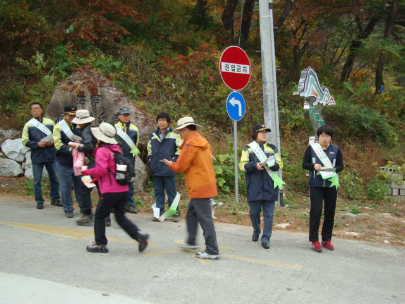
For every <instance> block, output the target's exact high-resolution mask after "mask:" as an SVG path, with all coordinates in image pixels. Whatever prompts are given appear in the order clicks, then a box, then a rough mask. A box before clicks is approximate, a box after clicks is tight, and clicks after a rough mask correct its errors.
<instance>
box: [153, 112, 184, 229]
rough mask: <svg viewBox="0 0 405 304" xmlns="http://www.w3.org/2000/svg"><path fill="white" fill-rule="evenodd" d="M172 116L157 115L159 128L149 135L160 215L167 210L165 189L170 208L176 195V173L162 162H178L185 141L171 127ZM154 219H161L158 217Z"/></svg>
mask: <svg viewBox="0 0 405 304" xmlns="http://www.w3.org/2000/svg"><path fill="white" fill-rule="evenodd" d="M170 121H171V119H170V116H169V114H167V113H165V112H161V113H159V114H158V115H157V116H156V123H157V126H158V127H157V129H156V130H155V131H153V132H152V133H151V134H150V135H149V141H148V161H149V165H150V172H151V175H152V178H153V188H154V193H155V200H156V207H157V208H159V209H160V215H162V214H163V213H164V212H165V210H164V209H165V190H166V193H167V198H168V202H169V208H170V206H171V205H172V203H173V200H174V198H175V197H176V194H177V190H176V173H175V172H173V171H172V170H170V169H169V168H168V167H167V166H165V165H164V164H163V163H162V160H163V159H169V160H171V161H172V162H176V160H177V157H178V155H179V154H180V149H179V147H180V146H181V144H182V143H183V141H182V139H181V138H180V136H179V135H178V134H176V133H174V132H173V129H172V128H170V127H169V125H170ZM179 215H180V211H179V208H177V214H176V215H174V216H173V218H172V220H173V222H178V221H179ZM153 220H154V221H159V220H158V219H157V218H154V219H153Z"/></svg>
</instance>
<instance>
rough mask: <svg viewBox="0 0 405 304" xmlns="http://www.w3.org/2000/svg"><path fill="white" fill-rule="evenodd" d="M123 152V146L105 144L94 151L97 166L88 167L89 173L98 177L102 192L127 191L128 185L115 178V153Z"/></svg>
mask: <svg viewBox="0 0 405 304" xmlns="http://www.w3.org/2000/svg"><path fill="white" fill-rule="evenodd" d="M112 151H114V152H118V153H121V154H122V152H121V148H120V146H118V145H107V144H103V145H101V146H100V147H99V148H97V149H96V150H95V151H94V154H95V155H96V166H95V167H94V168H92V169H88V170H87V173H88V174H90V175H91V176H92V177H97V178H98V187H99V189H100V193H117V192H127V191H128V185H120V184H118V183H117V181H116V180H115V176H114V174H112V173H111V171H112V172H114V173H115V161H114V153H113V152H112Z"/></svg>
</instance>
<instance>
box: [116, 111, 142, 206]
mask: <svg viewBox="0 0 405 304" xmlns="http://www.w3.org/2000/svg"><path fill="white" fill-rule="evenodd" d="M130 114H131V113H130V111H129V108H128V107H122V108H120V109H119V111H118V119H119V122H117V123H116V124H115V129H116V130H117V135H118V140H119V142H120V145H121V147H122V151H123V153H124V156H125V157H126V158H128V159H129V160H130V161H131V162H132V164H133V166H134V168H135V156H136V155H138V154H139V150H138V148H137V144H138V142H139V131H138V128H137V127H136V126H135V125H133V124H132V123H131V121H130V119H131V117H130ZM128 188H129V191H128V200H127V203H126V205H125V210H126V211H127V212H129V213H135V214H136V213H138V210H137V209H136V207H135V202H134V183H133V182H131V183H129V184H128Z"/></svg>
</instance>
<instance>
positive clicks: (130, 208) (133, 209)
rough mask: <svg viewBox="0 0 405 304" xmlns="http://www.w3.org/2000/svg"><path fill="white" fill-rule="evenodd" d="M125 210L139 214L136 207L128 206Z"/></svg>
mask: <svg viewBox="0 0 405 304" xmlns="http://www.w3.org/2000/svg"><path fill="white" fill-rule="evenodd" d="M124 208H125V211H126V212H129V213H133V214H137V213H138V210H136V208H135V206H130V205H126V206H125V207H124Z"/></svg>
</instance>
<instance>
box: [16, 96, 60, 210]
mask: <svg viewBox="0 0 405 304" xmlns="http://www.w3.org/2000/svg"><path fill="white" fill-rule="evenodd" d="M30 110H31V114H32V116H33V118H31V119H30V120H29V121H28V122H27V123H26V124H25V125H24V129H23V132H22V144H23V145H24V146H26V147H28V148H30V149H31V161H32V174H33V175H34V194H35V201H36V202H37V209H43V208H44V197H43V196H42V189H41V182H42V171H43V169H44V167H45V168H46V170H47V171H48V175H49V183H50V186H51V192H50V196H51V204H52V205H55V206H58V207H62V203H61V202H60V196H59V180H58V177H57V175H56V168H55V154H56V149H55V147H54V145H53V138H52V132H53V128H54V126H55V124H54V122H53V121H52V120H50V119H48V118H45V117H43V116H42V113H43V110H42V105H41V104H40V103H38V102H33V103H31V104H30Z"/></svg>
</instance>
